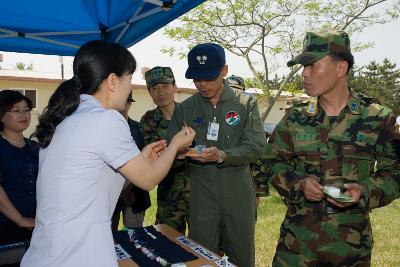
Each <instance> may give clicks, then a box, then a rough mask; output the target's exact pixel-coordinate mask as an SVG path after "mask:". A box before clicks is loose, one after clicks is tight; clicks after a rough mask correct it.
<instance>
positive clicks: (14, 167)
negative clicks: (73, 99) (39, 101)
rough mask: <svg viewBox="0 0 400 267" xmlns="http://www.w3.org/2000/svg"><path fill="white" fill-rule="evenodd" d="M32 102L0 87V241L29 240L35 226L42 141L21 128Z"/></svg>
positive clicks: (25, 126) (27, 117) (29, 118)
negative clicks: (33, 137) (24, 132)
mask: <svg viewBox="0 0 400 267" xmlns="http://www.w3.org/2000/svg"><path fill="white" fill-rule="evenodd" d="M31 110H32V102H31V101H30V99H29V98H27V97H26V96H24V95H23V94H21V93H20V92H18V91H13V90H3V91H0V233H1V234H0V245H3V244H10V243H16V242H20V241H26V240H30V238H31V235H32V229H33V227H34V226H35V219H34V218H35V210H36V178H37V174H38V158H39V145H38V143H37V142H35V141H32V140H28V139H27V138H24V136H23V135H22V132H23V131H24V130H26V129H27V128H28V126H29V123H30V121H31V114H30V112H31Z"/></svg>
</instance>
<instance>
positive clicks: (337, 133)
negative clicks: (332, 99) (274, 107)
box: [269, 91, 400, 209]
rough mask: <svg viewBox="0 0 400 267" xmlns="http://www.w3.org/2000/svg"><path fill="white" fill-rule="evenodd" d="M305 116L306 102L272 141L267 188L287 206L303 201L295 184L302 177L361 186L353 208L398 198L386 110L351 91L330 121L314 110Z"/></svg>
mask: <svg viewBox="0 0 400 267" xmlns="http://www.w3.org/2000/svg"><path fill="white" fill-rule="evenodd" d="M309 111H310V105H309V103H303V104H300V105H296V106H295V107H293V108H292V109H291V110H290V111H289V112H288V114H286V115H285V117H284V118H283V119H282V120H281V122H280V123H279V124H278V125H277V127H276V129H275V131H274V133H273V136H272V138H273V154H274V159H273V164H272V167H271V168H270V169H269V172H270V175H271V183H272V184H273V185H274V187H275V188H276V189H277V191H278V192H279V193H280V194H281V195H282V196H283V197H285V198H286V200H287V201H288V202H292V203H300V202H303V201H305V200H304V197H303V195H302V192H301V191H300V182H301V180H302V179H303V178H305V177H307V176H313V177H315V178H316V179H317V180H319V182H320V183H321V184H322V185H324V184H335V182H340V181H341V182H342V183H351V182H357V183H360V184H362V185H364V187H365V191H364V197H363V198H362V199H361V200H360V202H359V203H358V204H359V206H360V207H361V208H364V209H371V208H376V207H380V206H384V205H386V204H388V203H390V202H391V201H392V200H394V199H395V198H397V197H399V184H398V183H399V177H400V164H399V158H398V155H397V154H396V145H395V142H394V140H393V134H392V133H391V131H390V130H389V128H392V125H391V124H393V114H392V113H391V110H390V109H388V108H387V107H384V106H382V105H380V104H379V103H378V102H377V101H376V100H375V99H372V98H367V97H365V96H362V95H359V94H356V93H354V92H353V91H350V98H349V100H348V103H347V106H345V107H344V108H343V110H342V111H341V112H340V114H339V116H337V117H334V118H332V117H331V118H329V117H328V116H326V114H325V112H324V111H323V109H322V108H321V107H320V106H319V105H317V111H316V112H315V114H314V115H310V113H309ZM397 153H398V152H397ZM396 181H397V183H396Z"/></svg>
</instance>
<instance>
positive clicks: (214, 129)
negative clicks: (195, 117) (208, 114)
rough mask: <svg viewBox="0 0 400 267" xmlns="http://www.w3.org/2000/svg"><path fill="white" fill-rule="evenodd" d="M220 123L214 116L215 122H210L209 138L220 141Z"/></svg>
mask: <svg viewBox="0 0 400 267" xmlns="http://www.w3.org/2000/svg"><path fill="white" fill-rule="evenodd" d="M218 131H219V123H217V118H215V117H214V120H213V122H209V123H208V130H207V140H212V141H218Z"/></svg>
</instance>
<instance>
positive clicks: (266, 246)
mask: <svg viewBox="0 0 400 267" xmlns="http://www.w3.org/2000/svg"><path fill="white" fill-rule="evenodd" d="M151 199H152V206H151V208H150V209H148V210H147V212H146V218H145V224H146V225H151V224H153V223H154V221H155V212H156V204H157V203H156V202H157V201H156V190H153V191H152V192H151ZM285 211H286V208H285V205H284V204H283V203H282V201H281V200H280V197H279V195H278V194H277V193H275V192H274V193H272V195H271V196H269V197H267V198H263V199H262V201H261V204H260V207H259V209H258V220H257V224H256V238H255V242H256V266H259V267H265V266H271V262H272V258H273V256H274V253H275V246H276V242H277V240H278V237H279V226H280V224H281V222H282V219H283V216H284V214H285ZM371 221H372V230H373V233H374V250H373V253H372V266H376V267H381V266H385V267H398V266H400V255H399V251H400V200H396V201H395V202H393V203H391V204H390V205H388V206H386V207H383V208H380V209H375V210H373V212H372V214H371Z"/></svg>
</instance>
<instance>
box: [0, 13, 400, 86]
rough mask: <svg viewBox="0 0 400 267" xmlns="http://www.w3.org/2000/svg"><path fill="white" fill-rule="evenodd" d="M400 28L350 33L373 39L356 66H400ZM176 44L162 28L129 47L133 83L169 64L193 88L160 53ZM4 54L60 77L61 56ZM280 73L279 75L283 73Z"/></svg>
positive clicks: (239, 62)
mask: <svg viewBox="0 0 400 267" xmlns="http://www.w3.org/2000/svg"><path fill="white" fill-rule="evenodd" d="M399 28H400V20H397V21H395V22H392V23H389V24H384V25H375V26H373V27H371V28H369V29H367V30H365V31H364V32H363V33H361V34H357V35H353V36H351V41H352V42H354V41H360V42H373V43H374V47H373V48H368V49H365V50H363V51H361V52H354V56H355V61H356V65H358V66H362V65H366V64H368V63H369V62H371V61H372V60H375V61H377V62H382V60H383V59H384V58H389V60H390V61H391V62H394V63H396V64H397V66H398V67H399V66H400V49H399V43H400V35H399V34H395V33H396V32H398V30H399ZM165 44H167V45H170V44H173V43H172V42H171V41H170V40H169V39H168V38H167V37H165V36H164V35H163V30H162V29H161V30H159V31H157V32H155V33H153V34H152V35H150V36H149V37H147V38H145V39H144V40H142V41H141V42H139V43H138V44H136V45H134V46H132V47H130V48H129V50H130V51H131V52H132V54H133V55H134V56H135V58H136V60H137V62H138V68H137V70H136V72H135V74H134V76H133V83H144V81H143V79H142V75H141V74H140V70H141V68H143V67H150V68H151V67H154V66H170V67H171V68H172V70H173V72H174V74H175V78H176V81H177V85H178V86H179V87H191V88H194V86H193V83H192V82H191V81H189V80H187V79H185V77H184V74H185V71H186V68H187V62H186V59H183V60H180V59H179V58H177V57H170V56H168V55H166V54H163V53H162V52H160V49H161V47H162V46H163V45H165ZM0 53H2V54H3V62H0V66H1V68H3V69H12V68H15V64H16V63H18V62H23V63H25V64H26V65H29V64H30V63H33V68H34V71H38V72H46V73H49V76H50V77H56V76H57V77H59V78H61V74H60V73H61V72H60V61H59V57H58V56H49V55H35V54H23V53H9V52H0ZM72 61H73V57H64V65H65V72H66V74H65V77H66V78H69V77H71V76H72ZM227 64H228V66H229V74H235V75H239V76H243V77H251V76H252V75H251V72H250V70H249V69H248V67H247V65H246V62H245V61H244V60H243V59H242V58H239V57H237V56H235V55H233V54H229V53H228V54H227ZM281 71H282V74H285V71H287V73H288V72H289V69H287V70H285V69H283V70H281ZM282 74H280V75H282Z"/></svg>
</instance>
